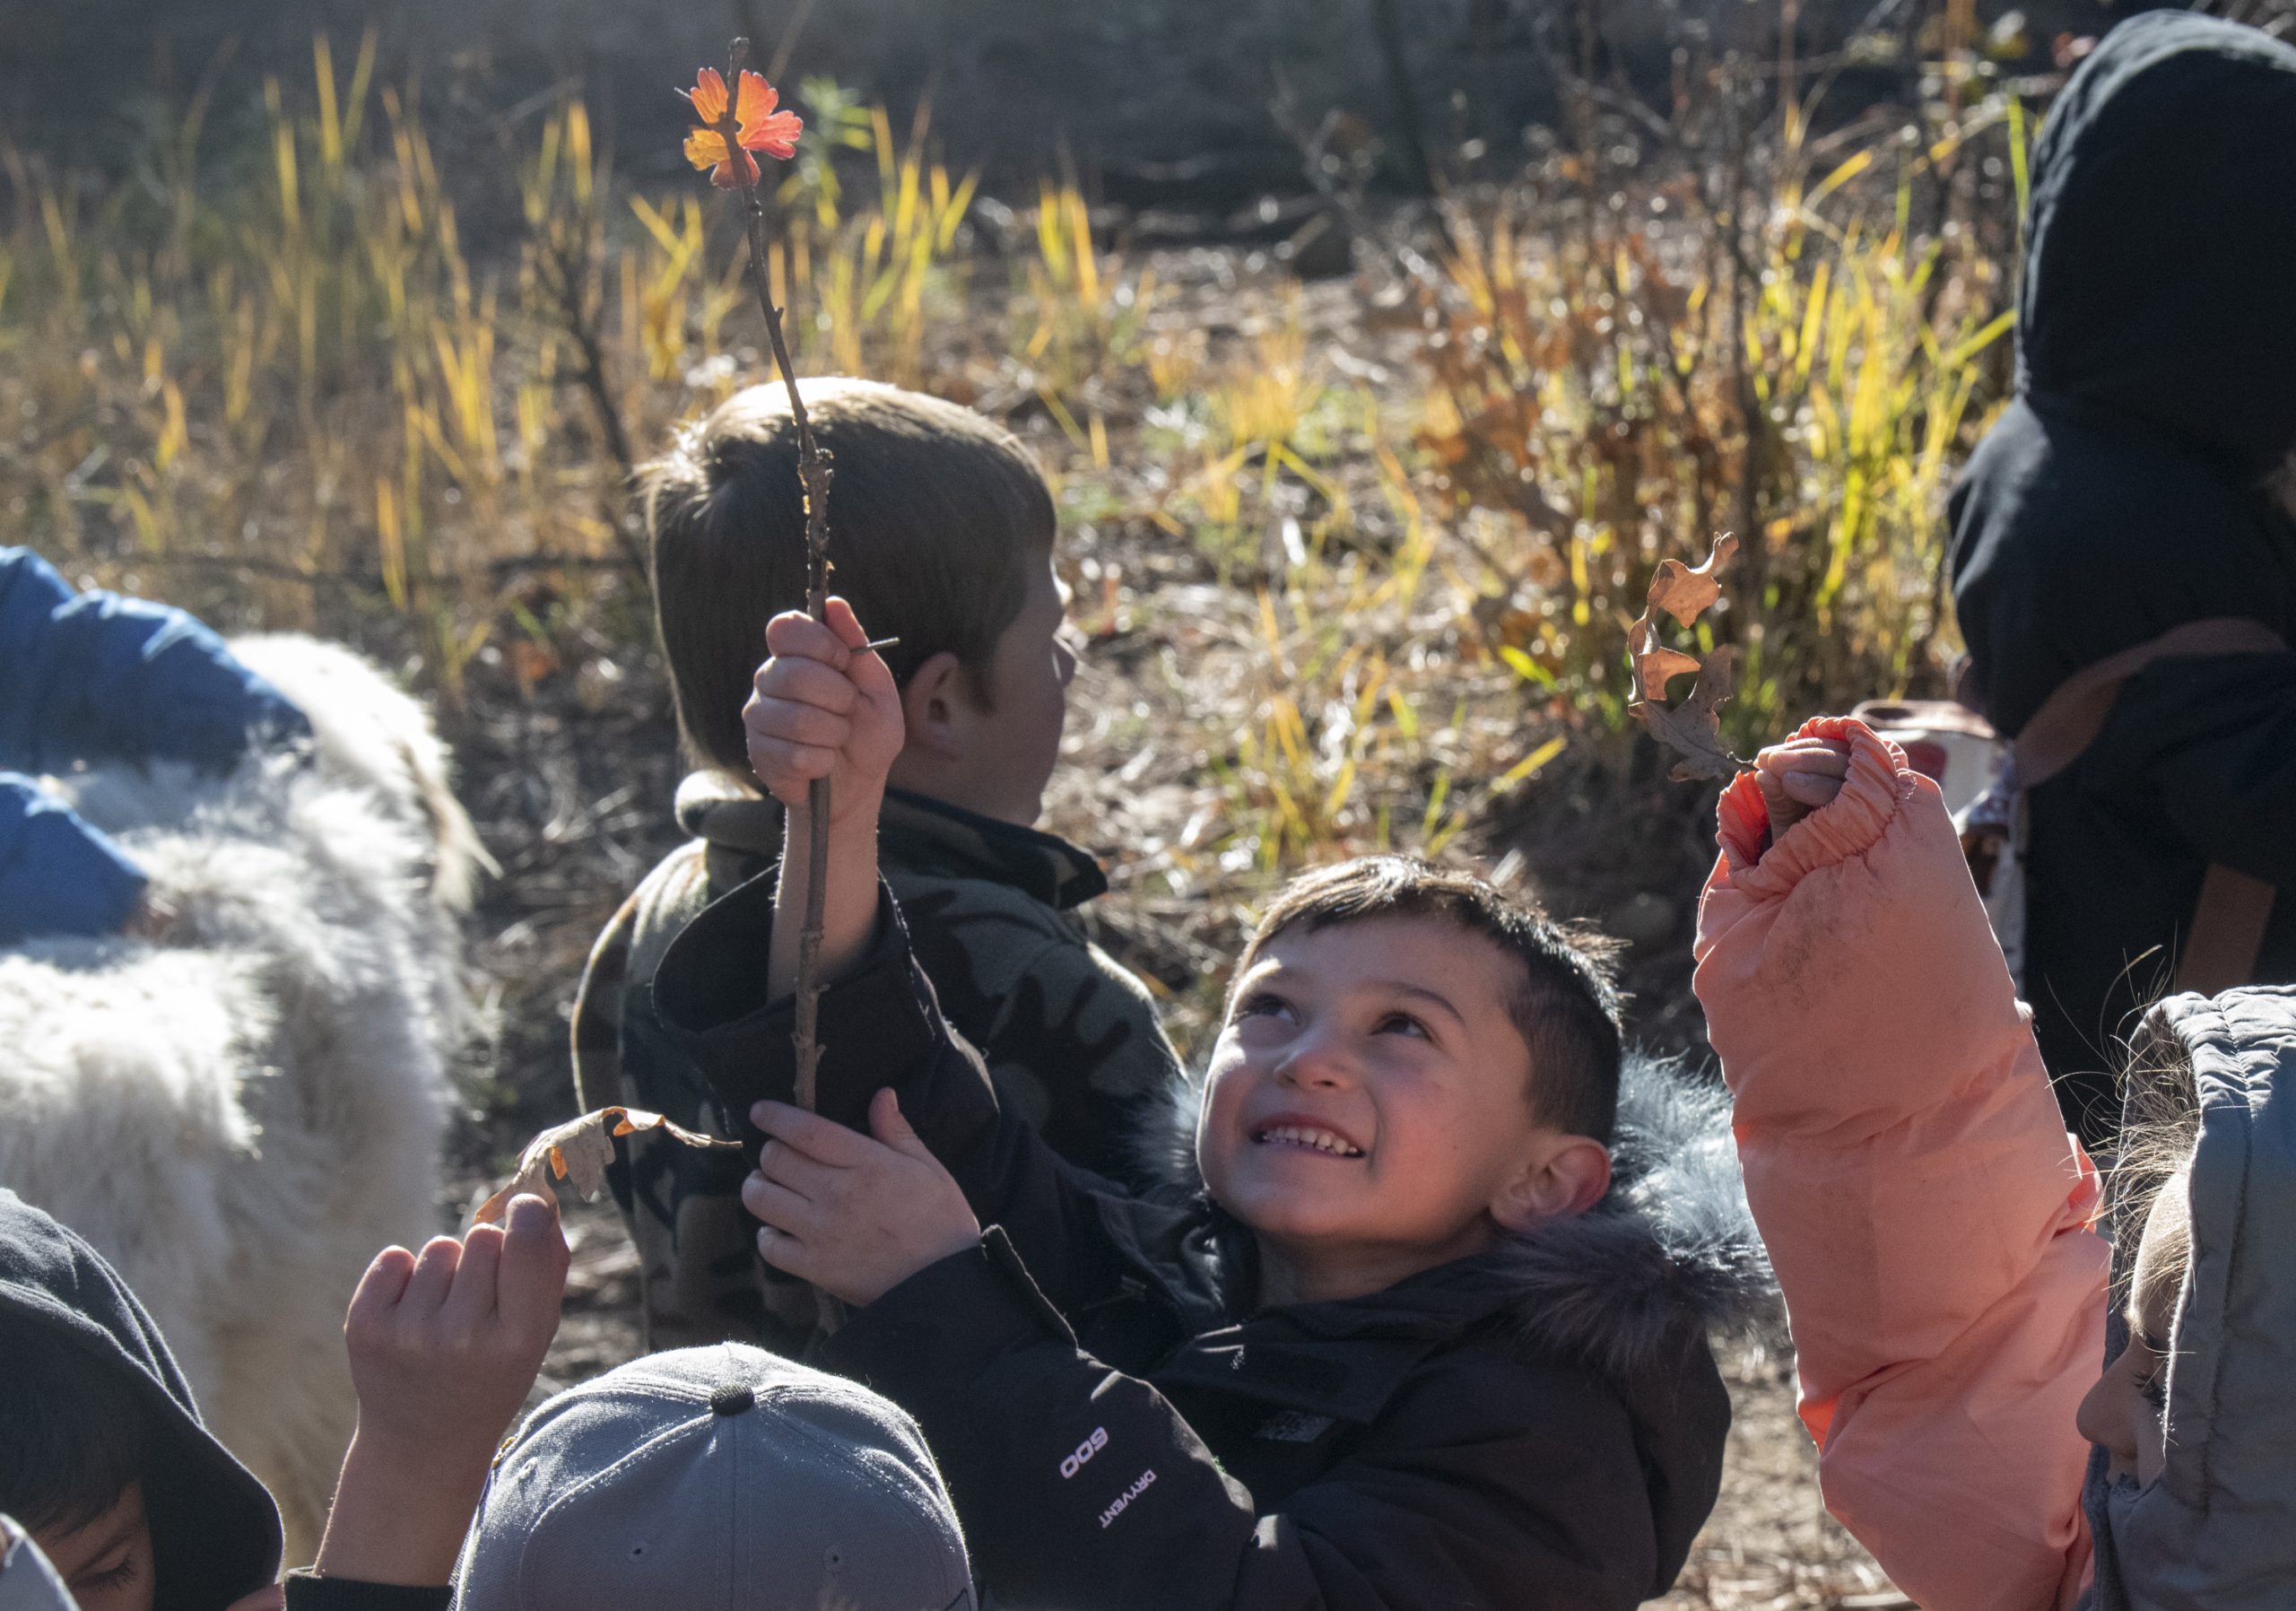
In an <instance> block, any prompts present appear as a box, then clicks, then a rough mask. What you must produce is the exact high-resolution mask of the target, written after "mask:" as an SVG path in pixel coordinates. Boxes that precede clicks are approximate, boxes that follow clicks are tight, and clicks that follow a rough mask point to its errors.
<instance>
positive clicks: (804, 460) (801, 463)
mask: <svg viewBox="0 0 2296 1611" xmlns="http://www.w3.org/2000/svg"><path fill="white" fill-rule="evenodd" d="M749 55H750V42H749V40H748V39H735V41H734V42H733V44H732V46H731V47H730V48H728V49H727V50H726V108H725V112H724V115H723V116H721V117H720V118H718V134H719V135H720V136H721V137H722V138H723V139H724V140H725V142H726V171H727V172H728V173H729V174H731V175H732V176H733V180H734V184H735V187H736V188H738V189H739V190H740V192H741V196H742V213H743V222H744V226H745V227H744V235H745V236H746V237H747V239H748V240H749V248H750V281H751V283H752V284H753V285H755V286H756V287H757V305H758V308H759V309H760V310H761V311H762V312H763V313H764V315H765V333H766V335H767V337H768V338H769V339H770V341H771V342H772V344H773V361H774V364H775V366H776V367H777V368H778V369H779V370H780V371H781V384H782V386H783V388H785V389H787V392H788V394H789V417H790V420H791V422H793V423H794V424H795V425H796V428H797V479H798V481H799V482H800V483H802V484H803V486H804V496H805V613H806V614H809V615H811V616H812V617H813V619H814V620H815V621H819V620H821V619H822V613H823V606H824V605H825V604H826V602H827V600H828V596H829V488H830V481H831V476H832V475H834V474H835V472H834V471H833V470H832V468H831V465H830V458H829V455H828V454H826V453H824V452H822V448H821V444H820V443H819V442H817V441H815V440H813V422H812V421H811V420H810V419H808V418H807V417H806V414H805V399H804V396H801V395H800V394H799V392H798V390H797V370H796V366H795V365H793V364H792V363H791V362H790V361H789V345H788V343H787V341H785V340H784V339H783V338H782V334H781V309H778V308H777V307H775V306H774V305H773V293H772V286H771V282H770V280H769V279H768V277H767V274H766V254H765V204H764V201H763V199H762V197H761V196H760V195H759V173H758V170H757V167H756V164H755V162H754V161H753V160H752V158H751V156H750V154H749V153H748V152H745V151H744V150H743V149H742V142H741V119H740V117H739V112H740V108H741V104H742V68H743V66H744V65H745V64H746V63H747V62H748V60H749ZM805 814H806V817H807V819H808V820H807V822H806V827H807V829H808V831H809V832H808V837H807V839H806V843H805V865H806V870H807V878H806V883H805V921H804V927H803V928H801V929H800V930H799V931H798V934H797V1030H796V1053H797V1082H796V1087H797V1088H796V1092H795V1093H794V1094H795V1096H796V1103H797V1106H799V1107H800V1108H803V1109H804V1110H805V1111H806V1112H808V1113H810V1112H812V1111H813V1105H814V1092H815V1088H816V1084H817V1075H818V1073H819V1070H820V1067H821V1058H822V1049H821V1040H820V1036H819V1025H820V1021H821V998H822V978H821V971H822V970H821V963H822V920H823V918H824V916H825V907H824V904H823V903H824V899H825V894H826V884H827V882H828V875H829V814H830V794H829V779H827V778H816V779H813V783H812V784H811V785H810V786H809V787H808V788H807V789H806V791H805Z"/></svg>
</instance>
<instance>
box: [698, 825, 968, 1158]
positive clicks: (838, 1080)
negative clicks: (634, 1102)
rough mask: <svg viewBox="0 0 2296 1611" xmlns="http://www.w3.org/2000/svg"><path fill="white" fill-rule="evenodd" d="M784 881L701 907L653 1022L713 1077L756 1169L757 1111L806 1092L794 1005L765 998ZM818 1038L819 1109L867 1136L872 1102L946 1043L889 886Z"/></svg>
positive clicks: (825, 1007) (824, 1010)
mask: <svg viewBox="0 0 2296 1611" xmlns="http://www.w3.org/2000/svg"><path fill="white" fill-rule="evenodd" d="M777 875H778V868H773V869H769V870H768V871H766V872H763V873H761V874H759V875H758V876H756V877H755V878H752V879H751V880H750V881H749V882H748V883H747V884H744V885H742V886H741V887H740V888H739V889H737V890H735V891H734V892H733V893H730V894H728V895H726V896H725V897H724V898H723V899H721V900H719V901H715V902H713V903H712V904H711V905H709V906H708V907H706V908H704V909H703V910H702V912H701V914H700V916H699V917H697V918H695V919H693V921H692V922H691V923H690V924H688V925H687V926H686V927H685V930H684V932H683V933H682V934H680V935H679V936H677V938H676V939H674V940H673V941H672V942H671V943H670V946H669V949H668V950H667V951H666V952H665V953H664V954H663V956H662V961H661V964H660V966H659V967H658V968H657V971H656V972H655V975H654V1008H655V1012H656V1014H657V1015H658V1016H659V1017H660V1018H661V1020H662V1022H663V1023H664V1024H665V1026H666V1027H667V1029H668V1031H669V1033H670V1035H671V1037H672V1038H673V1039H674V1041H676V1042H677V1043H678V1044H679V1045H680V1046H681V1047H682V1048H683V1049H684V1050H685V1051H686V1053H687V1055H689V1056H690V1057H691V1058H693V1060H694V1062H695V1063H696V1064H697V1065H698V1066H699V1067H700V1068H701V1070H702V1072H703V1073H704V1074H706V1075H708V1076H709V1083H710V1084H711V1086H712V1087H713V1088H714V1089H715V1090H716V1091H717V1093H718V1100H719V1102H721V1103H722V1104H723V1105H724V1107H725V1115H724V1117H725V1119H726V1124H727V1127H728V1128H727V1133H728V1134H729V1135H732V1136H735V1137H737V1138H738V1139H739V1140H740V1141H741V1142H742V1144H743V1145H744V1146H745V1147H747V1148H748V1149H749V1150H750V1153H751V1155H752V1158H754V1156H755V1154H756V1152H757V1149H758V1146H759V1145H760V1143H761V1142H762V1141H763V1139H764V1137H763V1136H762V1135H761V1134H760V1132H759V1131H758V1129H757V1128H756V1127H755V1126H754V1125H752V1123H751V1122H750V1106H751V1104H752V1103H753V1102H761V1101H773V1102H787V1101H789V1100H790V1099H791V1097H792V1096H793V1094H794V1093H795V1092H796V1084H797V1056H796V1047H795V1045H794V1044H793V1041H792V1036H793V1034H794V1033H795V1032H796V1021H797V1004H796V997H794V996H785V997H780V998H779V999H778V1000H775V999H770V998H768V997H767V996H766V994H765V979H766V965H767V962H768V960H769V958H770V956H771V954H772V950H773V893H774V886H775V882H776V878H777ZM816 1032H817V1035H818V1039H819V1041H820V1045H821V1064H820V1067H819V1068H818V1070H817V1079H818V1084H817V1086H816V1097H817V1102H816V1110H817V1111H818V1112H819V1113H820V1114H821V1115H822V1117H823V1118H824V1119H834V1120H836V1121H837V1122H838V1123H839V1124H841V1125H844V1126H846V1127H847V1128H850V1129H856V1130H860V1131H863V1132H864V1133H865V1132H866V1131H867V1130H868V1128H869V1099H870V1098H871V1097H872V1096H874V1095H875V1094H876V1093H877V1091H878V1089H879V1088H880V1087H882V1086H884V1085H888V1084H893V1083H894V1081H895V1080H896V1079H897V1078H898V1077H899V1076H900V1074H902V1073H903V1072H905V1071H907V1070H909V1069H910V1068H913V1067H917V1066H918V1064H919V1063H921V1062H923V1061H925V1060H926V1058H930V1057H931V1056H932V1055H933V1054H934V1053H935V1051H936V1050H938V1049H939V1048H940V1046H941V1044H942V1042H943V1041H944V1040H945V1039H946V1031H945V1029H944V1026H943V1024H942V1022H941V1012H940V1006H939V1004H938V1002H937V1001H936V1000H935V997H934V994H933V987H932V985H931V984H930V983H929V982H928V981H927V980H926V977H925V973H924V971H923V970H922V969H921V968H919V967H918V965H917V962H916V960H915V958H913V957H912V956H911V955H910V954H909V929H908V927H907V925H905V924H904V923H903V922H902V921H901V916H900V908H899V907H898V906H897V905H896V904H895V903H894V901H893V898H892V893H891V891H890V890H889V889H887V888H886V887H885V884H884V883H883V880H882V879H880V880H879V881H878V885H877V920H876V930H875V936H874V938H873V939H872V940H871V941H870V944H869V950H868V952H867V954H866V955H865V957H864V958H863V959H862V961H861V962H860V963H859V965H858V966H857V967H856V968H855V970H854V971H852V972H851V973H850V974H848V976H847V977H846V978H845V979H844V980H841V981H839V983H838V984H836V985H835V986H833V987H831V988H829V989H827V990H824V991H822V997H821V1013H820V1018H819V1020H818V1023H817V1026H816Z"/></svg>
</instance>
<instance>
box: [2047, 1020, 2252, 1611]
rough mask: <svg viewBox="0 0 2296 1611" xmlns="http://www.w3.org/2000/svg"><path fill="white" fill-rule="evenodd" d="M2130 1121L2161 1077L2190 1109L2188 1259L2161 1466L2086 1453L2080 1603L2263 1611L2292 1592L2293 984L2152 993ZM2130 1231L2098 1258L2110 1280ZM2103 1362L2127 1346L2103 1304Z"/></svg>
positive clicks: (2140, 1610) (2109, 1610)
mask: <svg viewBox="0 0 2296 1611" xmlns="http://www.w3.org/2000/svg"><path fill="white" fill-rule="evenodd" d="M2137 1052H2138V1057H2137V1059H2136V1062H2135V1065H2134V1084H2135V1088H2133V1089H2132V1090H2131V1092H2130V1093H2129V1112H2130V1115H2131V1117H2132V1119H2135V1118H2141V1117H2142V1116H2143V1115H2144V1113H2146V1112H2147V1111H2158V1110H2160V1107H2161V1104H2160V1103H2158V1102H2155V1101H2153V1100H2152V1099H2151V1097H2150V1096H2149V1094H2148V1093H2146V1091H2145V1090H2144V1086H2145V1085H2147V1084H2152V1083H2160V1082H2170V1083H2173V1084H2176V1085H2179V1086H2181V1087H2182V1091H2181V1093H2180V1094H2181V1096H2182V1099H2183V1100H2184V1101H2185V1102H2189V1103H2190V1104H2191V1105H2192V1106H2194V1107H2196V1108H2197V1110H2198V1112H2199V1125H2198V1134H2197V1136H2196V1140H2195V1144H2194V1146H2193V1152H2192V1167H2191V1171H2190V1176H2189V1180H2188V1182H2187V1191H2188V1192H2189V1194H2190V1205H2191V1214H2192V1222H2191V1223H2192V1234H2191V1247H2192V1258H2191V1265H2190V1267H2189V1268H2188V1269H2187V1272H2186V1275H2185V1280H2184V1290H2183V1292H2182V1293H2181V1294H2180V1296H2179V1300H2178V1303H2177V1317H2176V1322H2175V1328H2174V1331H2173V1334H2172V1339H2171V1340H2172V1345H2173V1351H2172V1353H2171V1355H2170V1363H2169V1394H2168V1406H2167V1410H2166V1419H2167V1428H2168V1460H2167V1463H2166V1464H2165V1465H2164V1466H2163V1467H2162V1468H2161V1475H2160V1476H2159V1477H2158V1478H2156V1479H2155V1480H2154V1481H2153V1482H2152V1484H2151V1485H2147V1486H2140V1485H2137V1484H2135V1482H2131V1481H2124V1482H2121V1483H2118V1484H2115V1483H2114V1482H2112V1481H2111V1480H2110V1479H2109V1477H2108V1476H2107V1474H2106V1468H2105V1467H2106V1461H2105V1457H2104V1452H2103V1451H2102V1450H2099V1451H2097V1453H2096V1454H2095V1455H2094V1456H2093V1457H2092V1459H2091V1462H2090V1470H2089V1485H2088V1492H2087V1493H2086V1495H2085V1496H2084V1508H2085V1509H2086V1511H2087V1512H2088V1516H2089V1528H2090V1534H2091V1537H2093V1538H2094V1539H2095V1540H2096V1543H2097V1554H2096V1580H2095V1582H2094V1584H2093V1586H2092V1589H2091V1590H2090V1597H2089V1598H2088V1600H2087V1601H2086V1603H2085V1605H2084V1607H2083V1611H2266V1608H2267V1607H2272V1608H2275V1611H2276V1608H2277V1607H2283V1606H2285V1605H2287V1604H2288V1603H2289V1600H2290V1598H2291V1595H2292V1592H2296V1590H2292V1585H2296V1393H2292V1392H2291V1391H2290V1383H2291V1382H2292V1381H2296V1268H2292V1266H2291V1262H2290V1259H2289V1258H2288V1237H2289V1233H2290V1231H2291V1229H2292V1227H2296V990H2289V989H2286V988H2276V989H2249V990H2230V991H2227V992H2226V993H2225V994H2223V995H2222V996H2219V997H2215V998H2214V999H2213V1000H2212V999H2209V998H2206V997H2200V996H2179V997H2173V998H2172V999H2170V1000H2168V1001H2164V1002H2162V1003H2161V1005H2160V1006H2157V1007H2155V1008H2154V1009H2153V1010H2152V1013H2151V1014H2149V1015H2148V1017H2147V1018H2146V1020H2145V1023H2144V1031H2143V1032H2142V1033H2141V1034H2140V1035H2139V1037H2138V1045H2137ZM2137 1241H2138V1238H2136V1237H2135V1236H2124V1237H2121V1238H2120V1239H2119V1243H2120V1246H2119V1248H2118V1250H2116V1253H2115V1256H2114V1266H2115V1267H2114V1272H2113V1274H2114V1278H2115V1290H2116V1291H2117V1292H2118V1291H2122V1290H2126V1283H2127V1280H2128V1276H2129V1274H2130V1268H2129V1267H2130V1266H2132V1265H2133V1264H2134V1263H2135V1257H2136V1244H2137ZM2109 1334H2110V1335H2109V1339H2108V1344H2107V1349H2108V1357H2109V1356H2110V1354H2116V1353H2118V1351H2119V1350H2120V1349H2121V1348H2122V1347H2124V1346H2126V1344H2127V1340H2128V1338H2127V1331H2126V1325H2125V1324H2124V1323H2123V1322H2121V1321H2120V1319H2119V1318H2118V1313H2116V1314H2115V1317H2114V1319H2113V1320H2112V1322H2111V1324H2110V1325H2109Z"/></svg>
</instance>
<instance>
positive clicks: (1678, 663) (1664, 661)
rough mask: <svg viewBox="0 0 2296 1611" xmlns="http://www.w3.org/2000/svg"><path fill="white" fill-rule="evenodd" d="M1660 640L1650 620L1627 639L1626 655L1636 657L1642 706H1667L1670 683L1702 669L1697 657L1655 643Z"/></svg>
mask: <svg viewBox="0 0 2296 1611" xmlns="http://www.w3.org/2000/svg"><path fill="white" fill-rule="evenodd" d="M1656 636H1657V629H1656V628H1655V627H1654V626H1652V624H1651V623H1649V622H1648V620H1643V621H1638V622H1636V623H1634V626H1633V628H1632V630H1631V631H1629V632H1628V633H1627V635H1626V652H1627V653H1628V654H1630V655H1631V656H1633V657H1634V697H1635V700H1636V701H1637V702H1638V703H1639V702H1640V701H1645V700H1657V701H1661V702H1664V701H1665V697H1666V684H1667V683H1668V682H1670V681H1671V680H1672V679H1674V678H1675V677H1679V676H1685V675H1688V674H1690V673H1691V672H1693V671H1696V670H1697V669H1698V657H1697V656H1695V655H1686V654H1684V653H1683V651H1682V650H1680V649H1668V648H1667V647H1666V646H1665V644H1663V643H1653V642H1652V641H1651V640H1652V639H1653V638H1654V637H1656Z"/></svg>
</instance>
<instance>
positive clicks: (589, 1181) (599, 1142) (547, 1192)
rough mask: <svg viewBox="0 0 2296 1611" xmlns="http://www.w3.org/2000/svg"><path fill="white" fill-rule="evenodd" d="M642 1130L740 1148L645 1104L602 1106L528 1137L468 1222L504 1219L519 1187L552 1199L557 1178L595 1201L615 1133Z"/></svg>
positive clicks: (696, 1142)
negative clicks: (508, 1172)
mask: <svg viewBox="0 0 2296 1611" xmlns="http://www.w3.org/2000/svg"><path fill="white" fill-rule="evenodd" d="M639 1130H647V1131H659V1132H660V1133H661V1134H663V1135H665V1136H668V1137H669V1138H670V1139H671V1140H673V1141H679V1142H683V1143H684V1144H685V1145H688V1146H691V1147H701V1148H705V1149H709V1148H723V1149H725V1150H726V1151H729V1152H739V1151H741V1148H742V1144H741V1143H740V1142H738V1141H726V1140H723V1139H721V1138H720V1137H718V1136H703V1135H700V1134H698V1133H697V1132H695V1131H692V1130H689V1129H687V1128H684V1127H683V1125H674V1124H672V1123H671V1122H670V1121H669V1120H668V1119H665V1118H663V1117H662V1116H661V1115H660V1114H659V1113H648V1111H646V1110H645V1109H643V1108H600V1109H599V1110H597V1111H596V1112H595V1113H585V1114H583V1115H582V1116H581V1117H580V1118H579V1119H568V1120H567V1121H566V1122H565V1123H564V1124H561V1125H553V1126H552V1127H551V1128H549V1129H547V1130H544V1132H543V1133H542V1134H541V1135H539V1136H535V1138H534V1139H533V1140H532V1141H529V1142H527V1143H526V1150H525V1151H524V1152H522V1153H520V1154H518V1170H517V1173H516V1174H514V1175H512V1176H511V1177H510V1183H509V1185H507V1186H505V1187H503V1188H502V1189H501V1190H500V1191H498V1192H496V1193H495V1194H494V1195H493V1196H492V1197H489V1198H487V1199H486V1201H484V1202H483V1203H481V1204H480V1205H479V1206H478V1212H477V1213H476V1214H474V1215H471V1221H470V1223H472V1224H474V1225H489V1224H497V1223H500V1221H501V1218H502V1215H504V1214H505V1213H507V1212H508V1211H509V1206H510V1199H511V1198H512V1197H517V1195H518V1194H519V1193H520V1192H530V1193H532V1194H533V1195H534V1196H535V1197H543V1198H545V1199H547V1200H548V1201H550V1202H552V1203H553V1204H554V1203H556V1202H557V1201H558V1193H557V1191H556V1190H554V1189H552V1182H553V1181H561V1180H562V1181H564V1182H565V1183H566V1185H567V1186H569V1187H570V1188H571V1189H573V1191H574V1193H575V1195H576V1196H578V1197H580V1198H581V1199H582V1200H583V1201H584V1202H586V1203H588V1202H595V1201H596V1199H597V1196H598V1194H599V1193H600V1192H602V1191H604V1189H606V1166H607V1165H608V1164H610V1163H613V1140H614V1137H615V1136H629V1135H632V1134H635V1133H636V1132H638V1131H639Z"/></svg>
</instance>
